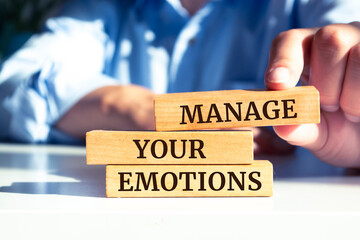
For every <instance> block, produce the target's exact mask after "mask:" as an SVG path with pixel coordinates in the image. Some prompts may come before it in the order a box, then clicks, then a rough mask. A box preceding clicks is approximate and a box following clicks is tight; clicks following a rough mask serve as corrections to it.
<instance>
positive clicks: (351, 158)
mask: <svg viewBox="0 0 360 240" xmlns="http://www.w3.org/2000/svg"><path fill="white" fill-rule="evenodd" d="M300 77H301V79H302V82H303V83H305V84H309V85H313V86H315V87H316V88H317V89H318V90H319V92H320V105H321V123H320V124H304V125H299V126H277V127H274V129H275V131H276V133H277V134H278V135H279V136H280V137H281V138H283V139H285V140H286V141H288V142H289V143H291V144H293V145H298V146H302V147H305V148H308V149H309V150H311V151H312V152H313V153H314V155H316V156H317V157H318V158H320V159H322V160H323V161H325V162H328V163H330V164H333V165H338V166H343V167H360V23H359V22H355V23H351V24H334V25H329V26H326V27H323V28H320V29H294V30H290V31H287V32H283V33H281V34H280V35H278V36H277V37H276V38H275V40H274V41H273V44H272V46H271V50H270V59H269V65H268V68H267V71H266V74H265V84H266V86H267V88H268V89H271V90H282V89H287V88H291V87H294V86H295V85H296V84H297V82H298V80H299V78H300Z"/></svg>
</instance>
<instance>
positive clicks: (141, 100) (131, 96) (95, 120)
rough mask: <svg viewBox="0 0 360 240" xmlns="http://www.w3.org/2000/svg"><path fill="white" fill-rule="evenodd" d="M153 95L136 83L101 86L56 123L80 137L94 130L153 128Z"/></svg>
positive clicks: (67, 131) (60, 127)
mask: <svg viewBox="0 0 360 240" xmlns="http://www.w3.org/2000/svg"><path fill="white" fill-rule="evenodd" d="M154 97H155V95H154V93H153V92H151V91H150V90H148V89H146V88H144V87H140V86H137V85H125V86H106V87H102V88H99V89H96V90H94V91H92V92H91V93H89V94H88V95H86V96H85V97H83V98H82V99H80V100H79V102H77V103H76V104H75V105H74V106H73V107H72V108H71V109H70V110H69V111H68V112H67V113H66V114H65V115H64V116H63V117H62V118H61V119H60V120H59V121H58V122H57V123H56V125H55V126H56V127H57V128H58V129H60V130H61V131H63V132H65V133H68V134H69V135H72V136H74V137H77V138H80V139H84V138H85V134H86V132H87V131H90V130H94V129H104V130H105V129H109V130H154V129H155V117H154V116H155V114H154Z"/></svg>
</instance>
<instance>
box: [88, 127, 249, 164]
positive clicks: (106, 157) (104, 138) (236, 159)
mask: <svg viewBox="0 0 360 240" xmlns="http://www.w3.org/2000/svg"><path fill="white" fill-rule="evenodd" d="M146 142H147V143H146ZM145 144H146V145H145ZM86 161H87V164H250V163H252V162H253V134H252V132H251V131H192V132H131V131H126V132H125V131H91V132H88V133H87V134H86Z"/></svg>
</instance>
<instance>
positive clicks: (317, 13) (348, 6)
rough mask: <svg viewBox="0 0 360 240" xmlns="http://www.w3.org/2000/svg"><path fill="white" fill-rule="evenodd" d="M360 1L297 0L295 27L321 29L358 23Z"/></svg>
mask: <svg viewBox="0 0 360 240" xmlns="http://www.w3.org/2000/svg"><path fill="white" fill-rule="evenodd" d="M359 9H360V1H354V0H298V1H297V14H296V16H297V18H296V22H297V23H298V24H297V25H298V26H297V27H301V28H309V27H322V26H325V25H329V24H333V23H350V22H353V21H360V15H359Z"/></svg>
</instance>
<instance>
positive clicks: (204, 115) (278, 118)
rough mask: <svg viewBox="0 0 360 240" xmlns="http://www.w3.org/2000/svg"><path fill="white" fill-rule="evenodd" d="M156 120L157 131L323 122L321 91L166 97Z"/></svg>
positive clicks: (301, 89) (158, 98) (158, 101)
mask: <svg viewBox="0 0 360 240" xmlns="http://www.w3.org/2000/svg"><path fill="white" fill-rule="evenodd" d="M199 113H201V114H199ZM155 119H156V130H157V131H173V130H195V129H216V128H233V127H253V126H275V125H292V124H304V123H319V122H320V104H319V92H318V91H317V90H316V88H314V87H312V86H304V87H295V88H292V89H289V90H284V91H267V90H229V91H212V92H189V93H172V94H162V95H157V96H156V98H155Z"/></svg>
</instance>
